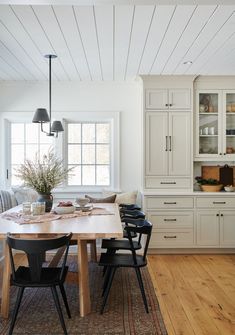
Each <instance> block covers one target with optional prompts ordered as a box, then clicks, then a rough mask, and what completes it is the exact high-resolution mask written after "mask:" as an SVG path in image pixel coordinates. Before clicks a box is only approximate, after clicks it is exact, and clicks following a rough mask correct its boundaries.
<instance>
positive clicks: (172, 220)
mask: <svg viewBox="0 0 235 335" xmlns="http://www.w3.org/2000/svg"><path fill="white" fill-rule="evenodd" d="M164 221H177V219H164Z"/></svg>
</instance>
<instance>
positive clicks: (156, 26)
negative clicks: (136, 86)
mask: <svg viewBox="0 0 235 335" xmlns="http://www.w3.org/2000/svg"><path fill="white" fill-rule="evenodd" d="M174 9H175V6H157V7H156V10H155V13H154V17H153V20H152V24H151V27H150V31H149V35H148V39H147V43H146V47H145V50H144V54H143V58H142V61H141V64H140V69H139V73H141V74H148V73H149V71H150V67H151V65H152V64H153V62H154V58H155V56H156V54H157V53H158V50H159V48H160V45H161V43H162V40H163V38H164V34H165V32H166V30H167V27H168V24H169V22H170V20H171V17H172V14H173V13H174Z"/></svg>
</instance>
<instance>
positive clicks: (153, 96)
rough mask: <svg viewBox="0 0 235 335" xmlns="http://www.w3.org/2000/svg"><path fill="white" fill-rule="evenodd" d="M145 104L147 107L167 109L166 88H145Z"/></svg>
mask: <svg viewBox="0 0 235 335" xmlns="http://www.w3.org/2000/svg"><path fill="white" fill-rule="evenodd" d="M145 105H146V108H147V109H155V110H164V109H168V108H169V107H168V90H167V89H159V90H146V96H145Z"/></svg>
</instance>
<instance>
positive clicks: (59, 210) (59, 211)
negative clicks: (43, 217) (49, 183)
mask: <svg viewBox="0 0 235 335" xmlns="http://www.w3.org/2000/svg"><path fill="white" fill-rule="evenodd" d="M53 210H54V212H55V213H56V214H71V213H74V211H75V207H74V206H67V207H63V206H62V207H58V206H57V207H55V208H54V209H53Z"/></svg>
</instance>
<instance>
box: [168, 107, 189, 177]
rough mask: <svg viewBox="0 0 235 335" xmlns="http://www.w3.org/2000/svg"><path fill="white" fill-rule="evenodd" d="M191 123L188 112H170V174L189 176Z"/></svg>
mask: <svg viewBox="0 0 235 335" xmlns="http://www.w3.org/2000/svg"><path fill="white" fill-rule="evenodd" d="M191 160H192V159H191V124H190V114H189V113H188V112H169V175H170V176H189V175H190V170H191Z"/></svg>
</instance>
